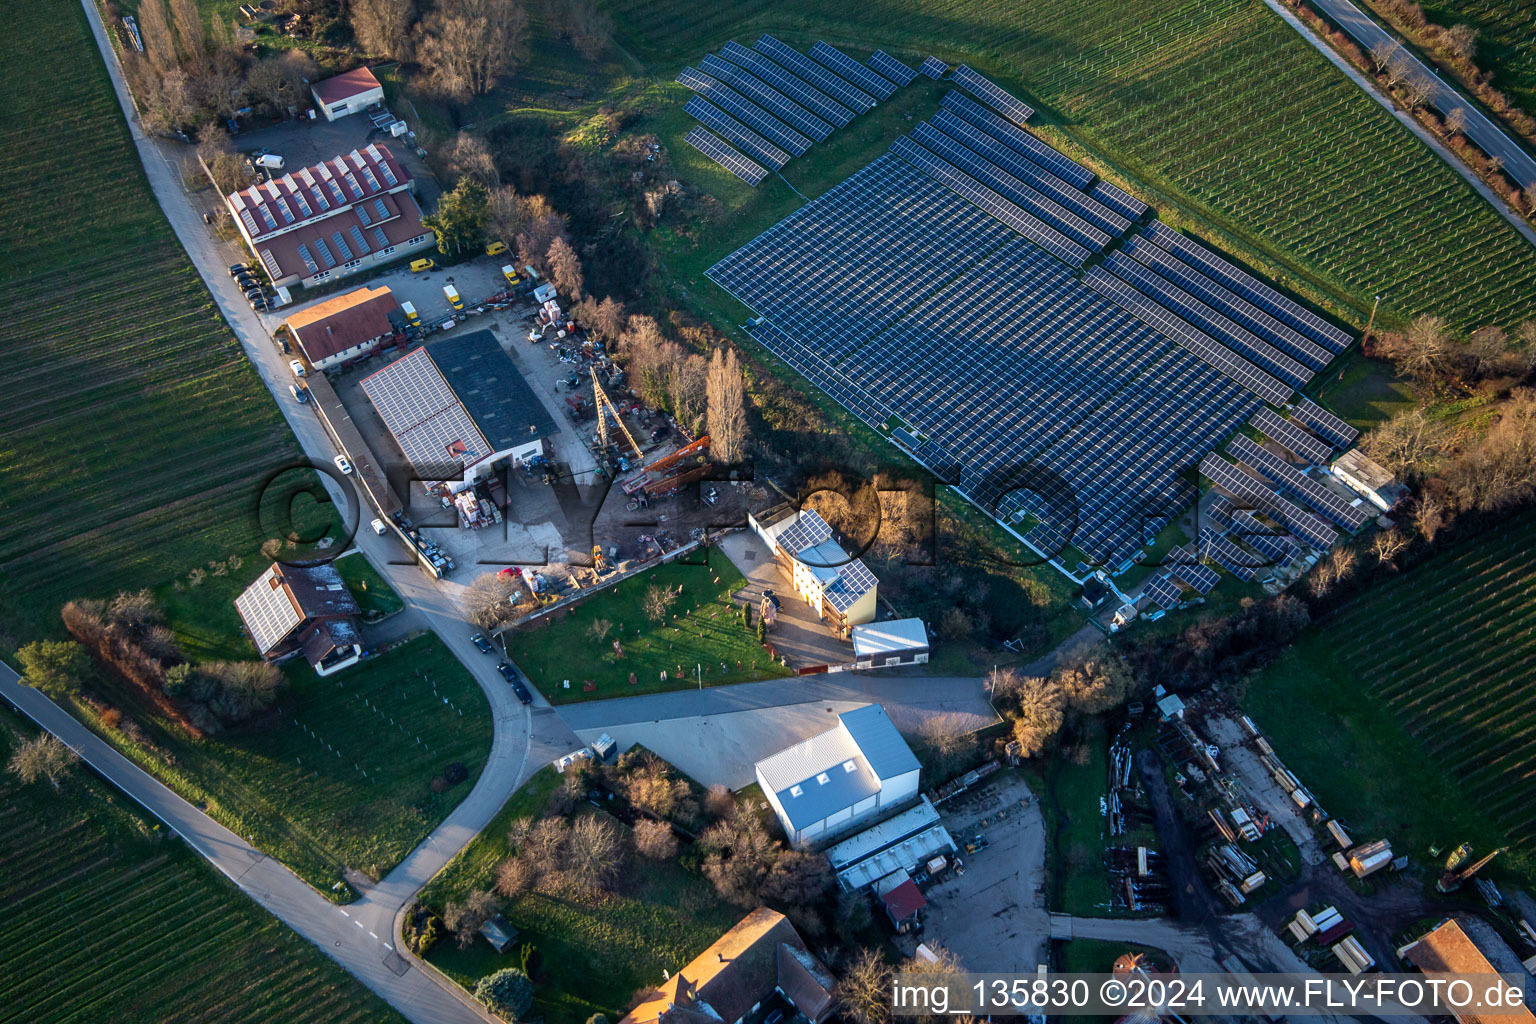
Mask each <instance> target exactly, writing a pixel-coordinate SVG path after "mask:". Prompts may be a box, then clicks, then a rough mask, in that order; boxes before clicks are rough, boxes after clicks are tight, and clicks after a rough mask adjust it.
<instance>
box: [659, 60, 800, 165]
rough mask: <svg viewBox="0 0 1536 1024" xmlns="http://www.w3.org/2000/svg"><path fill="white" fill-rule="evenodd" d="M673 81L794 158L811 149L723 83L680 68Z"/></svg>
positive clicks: (791, 132) (759, 108)
mask: <svg viewBox="0 0 1536 1024" xmlns="http://www.w3.org/2000/svg"><path fill="white" fill-rule="evenodd" d="M677 81H678V83H679V84H681V85H685V86H687V87H688V88H690V89H692V90H693V91H694V92H696V93H698V94H699V95H700V96H703V97H705V98H706V99H710V100H713V101H714V102H715V103H716V104H717V105H719V107H720V108H721V109H722V110H724V111H726V112H727V113H729V114H732V115H734V116H735V117H739V118H740V119H741V120H742V122H743V123H745V124H746V125H747V126H748V127H749V128H751V129H752V130H753V131H755V132H758V133H759V134H761V135H762V136H764V137H765V138H768V139H771V140H773V142H775V143H777V144H778V145H780V146H783V147H784V148H785V149H787V150H789V152H791V153H793V154H794V155H795V156H799V155H801V154H802V153H804V152H805V151H806V150H808V149H810V148H811V140H810V139H808V138H806V137H805V136H804V135H801V134H800V133H799V132H797V131H795V130H794V129H793V128H791V127H790V126H789V125H787V124H785V123H784V122H783V121H780V120H779V119H778V118H776V117H774V116H773V115H772V114H770V113H768V112H767V111H766V110H763V109H762V108H761V107H759V106H758V105H757V104H755V103H753V102H752V101H751V100H748V99H747V98H746V97H744V96H742V95H740V94H739V93H737V92H736V91H735V90H734V89H732V88H731V87H730V86H728V85H726V84H725V83H724V82H721V81H718V80H716V79H714V78H711V77H710V76H709V75H706V74H704V73H703V72H701V71H698V70H696V69H694V68H684V69H683V73H682V74H680V75H678V76H677Z"/></svg>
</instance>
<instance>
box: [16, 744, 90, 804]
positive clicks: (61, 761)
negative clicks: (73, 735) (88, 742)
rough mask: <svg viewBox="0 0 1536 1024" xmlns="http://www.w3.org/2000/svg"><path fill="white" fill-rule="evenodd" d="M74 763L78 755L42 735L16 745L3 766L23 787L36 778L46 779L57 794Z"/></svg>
mask: <svg viewBox="0 0 1536 1024" xmlns="http://www.w3.org/2000/svg"><path fill="white" fill-rule="evenodd" d="M78 760H80V758H79V756H78V755H76V754H75V752H74V751H73V750H71V749H69V748H68V747H67V746H65V745H64V742H63V741H62V740H59V739H55V738H54V737H53V736H52V735H50V734H49V733H46V732H45V733H40V734H38V735H37V736H34V737H32V738H31V739H29V740H23V741H22V742H21V743H20V744H18V745H17V747H16V749H15V750H13V751H12V752H11V759H10V761H9V763H8V764H7V765H6V767H7V769H8V770H9V771H10V773H11V774H12V775H14V776H16V777H17V778H18V779H20V780H21V781H22V782H23V783H25V784H27V785H31V784H32V783H34V782H36V781H37V780H38V779H47V780H48V784H49V785H50V786H52V787H53V788H54V791H55V792H57V791H58V790H59V789H61V788H63V785H64V777H65V776H66V775H68V774H69V770H70V768H72V767H73V766H74V764H75V762H76V761H78Z"/></svg>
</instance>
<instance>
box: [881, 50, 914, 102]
mask: <svg viewBox="0 0 1536 1024" xmlns="http://www.w3.org/2000/svg"><path fill="white" fill-rule="evenodd" d="M869 66H870V67H872V68H874V69H875V70H876V71H877V72H879V73H880V75H881V77H883V78H888V79H890V80H891V81H892V82H895V83H896V84H897V85H906V84H908V83H909V82H911V81H912V79H914V78H916V77H917V72H916V71H913V70H912V69H911V68H909V67H907V66H906V65H905V64H903V63H902V62H901V61H899V60H897V59H896V58H895V57H892V56H891V55H890V54H888V53H886V52H885V51H884V50H876V51H875V52H874V53H872V54H870V55H869ZM886 90H887V91H886V96H889V95H890V94H891V93H892V92H894V91H895V90H894V89H891V88H890V87H889V86H887V87H886ZM881 98H882V99H883V98H884V97H881Z"/></svg>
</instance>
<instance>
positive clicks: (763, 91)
mask: <svg viewBox="0 0 1536 1024" xmlns="http://www.w3.org/2000/svg"><path fill="white" fill-rule="evenodd" d="M699 67H700V69H702V70H703V71H706V72H708V73H709V74H711V75H714V76H715V77H716V78H718V79H720V81H722V82H724V83H726V84H727V85H729V86H732V87H733V88H736V89H739V90H741V94H742V95H743V96H745V97H747V99H749V100H751V101H752V102H754V103H756V104H758V105H759V106H761V107H762V108H763V109H764V110H766V111H768V112H769V113H770V114H772V115H773V116H775V117H777V118H779V119H780V120H781V121H783V122H784V123H785V124H788V125H791V126H793V127H794V129H795V130H796V131H799V132H803V133H805V134H806V135H809V136H810V137H811V138H813V139H815V140H816V141H817V142H820V141H822V140H823V139H825V138H826V137H827V136H828V135H831V134H832V126H831V125H830V124H828V123H827V122H826V121H824V120H822V119H821V118H819V117H817V116H816V115H815V114H813V113H811V112H810V111H809V110H806V109H805V108H804V107H802V106H801V105H800V104H798V103H796V102H795V101H794V100H792V99H790V98H789V97H788V96H785V95H784V94H783V93H782V92H780V91H779V90H777V89H775V88H774V87H773V86H771V85H769V84H768V83H766V82H764V81H763V80H762V79H760V78H758V77H757V76H755V75H751V74H748V73H747V72H746V71H743V70H742V69H741V68H739V67H737V66H736V65H734V64H731V63H730V62H728V61H725V60H723V59H721V58H719V57H716V56H715V55H714V54H712V53H710V54H706V55H705V57H704V59H703V60H702V61H700V62H699Z"/></svg>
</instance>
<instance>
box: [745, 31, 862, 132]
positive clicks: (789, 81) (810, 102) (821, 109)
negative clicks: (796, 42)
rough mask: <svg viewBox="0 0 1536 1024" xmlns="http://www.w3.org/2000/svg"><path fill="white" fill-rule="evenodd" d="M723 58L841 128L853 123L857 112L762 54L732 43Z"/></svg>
mask: <svg viewBox="0 0 1536 1024" xmlns="http://www.w3.org/2000/svg"><path fill="white" fill-rule="evenodd" d="M720 56H722V57H724V58H725V59H726V60H729V61H731V62H733V63H735V64H738V65H740V66H741V67H742V68H743V69H745V70H747V71H750V72H751V73H752V74H754V75H756V76H757V77H758V78H760V79H761V80H763V81H764V82H767V83H768V84H769V85H772V86H773V87H774V88H775V89H778V90H779V91H780V92H782V93H783V94H784V95H786V96H788V97H789V98H790V99H792V100H794V101H795V102H796V103H798V104H800V105H801V106H802V107H804V108H805V109H806V110H808V111H810V112H811V113H813V114H815V115H816V116H817V117H820V118H822V119H823V120H825V121H828V122H830V123H831V124H834V125H836V126H837V127H839V128H841V127H842V126H843V125H846V124H847V123H848V122H849V121H852V120H853V111H851V110H849V109H848V108H847V107H845V106H843V105H842V104H841V103H838V102H837V101H836V100H834V99H833V98H832V97H830V96H828V95H827V94H826V93H824V92H822V91H821V90H820V89H817V88H815V87H814V86H812V85H809V84H807V83H805V82H802V81H801V80H800V79H798V78H796V77H795V76H794V75H792V74H790V73H789V72H788V71H785V70H784V69H783V68H781V67H779V66H778V65H777V64H775V63H774V62H773V61H771V60H769V59H768V58H767V57H764V56H763V55H762V54H760V53H754V52H752V51H751V50H749V49H747V48H746V47H745V46H742V45H741V44H740V43H738V42H736V41H735V40H732V41H731V42H728V43H726V44H725V45H724V46H722V47H721V48H720Z"/></svg>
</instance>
